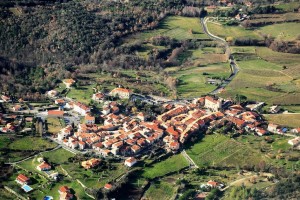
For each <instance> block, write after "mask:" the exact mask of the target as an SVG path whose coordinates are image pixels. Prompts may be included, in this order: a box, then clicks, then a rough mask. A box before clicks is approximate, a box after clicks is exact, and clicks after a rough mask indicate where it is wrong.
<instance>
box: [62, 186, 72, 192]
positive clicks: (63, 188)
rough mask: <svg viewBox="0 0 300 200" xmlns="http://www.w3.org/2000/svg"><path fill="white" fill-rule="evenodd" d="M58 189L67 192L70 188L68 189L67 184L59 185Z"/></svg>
mask: <svg viewBox="0 0 300 200" xmlns="http://www.w3.org/2000/svg"><path fill="white" fill-rule="evenodd" d="M59 191H60V192H69V191H70V189H69V187H68V186H61V187H60V188H59Z"/></svg>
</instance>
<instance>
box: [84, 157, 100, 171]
mask: <svg viewBox="0 0 300 200" xmlns="http://www.w3.org/2000/svg"><path fill="white" fill-rule="evenodd" d="M100 163H101V160H100V159H97V158H91V159H90V160H87V161H83V162H82V163H81V166H82V167H83V168H85V169H90V168H94V167H96V166H98V165H99V164H100Z"/></svg>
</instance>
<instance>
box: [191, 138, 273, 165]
mask: <svg viewBox="0 0 300 200" xmlns="http://www.w3.org/2000/svg"><path fill="white" fill-rule="evenodd" d="M186 152H187V154H188V155H189V156H190V157H191V158H192V159H193V160H194V162H195V163H196V164H197V165H198V166H199V167H207V166H220V167H229V166H231V167H236V166H241V167H242V166H245V165H250V166H253V165H256V164H258V163H259V162H260V161H262V160H264V161H266V162H268V160H269V159H268V158H266V157H265V156H263V155H261V154H260V153H259V152H258V151H256V150H253V149H252V148H250V147H247V146H246V145H243V144H242V143H240V142H237V141H235V140H233V139H230V138H229V137H227V136H224V135H220V134H214V135H206V136H205V137H204V138H203V139H202V140H201V141H200V142H197V143H195V144H194V145H192V146H191V147H190V148H189V149H187V151H186Z"/></svg>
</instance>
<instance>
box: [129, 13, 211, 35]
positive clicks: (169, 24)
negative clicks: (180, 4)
mask: <svg viewBox="0 0 300 200" xmlns="http://www.w3.org/2000/svg"><path fill="white" fill-rule="evenodd" d="M190 30H192V33H191V32H190ZM159 35H161V36H168V37H171V38H174V39H177V40H186V39H206V38H208V37H207V36H206V35H205V34H204V33H203V31H202V28H201V25H200V19H199V18H196V17H195V18H191V17H182V16H170V17H167V18H165V19H164V20H163V21H162V22H161V23H160V24H159V25H158V28H156V29H154V30H151V31H143V32H141V33H138V34H136V35H133V36H131V37H130V40H131V39H134V40H135V39H138V40H145V39H149V38H151V37H153V36H159Z"/></svg>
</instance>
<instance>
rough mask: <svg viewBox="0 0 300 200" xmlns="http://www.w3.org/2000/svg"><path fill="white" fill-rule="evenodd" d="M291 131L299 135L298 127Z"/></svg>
mask: <svg viewBox="0 0 300 200" xmlns="http://www.w3.org/2000/svg"><path fill="white" fill-rule="evenodd" d="M291 131H292V133H300V127H299V128H294V129H292V130H291Z"/></svg>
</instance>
